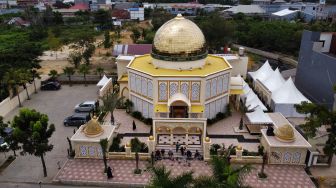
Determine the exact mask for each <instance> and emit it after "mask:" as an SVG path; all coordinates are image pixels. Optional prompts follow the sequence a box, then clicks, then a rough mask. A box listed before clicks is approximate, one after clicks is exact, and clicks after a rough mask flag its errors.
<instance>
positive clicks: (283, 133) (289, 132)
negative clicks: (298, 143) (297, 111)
mask: <svg viewBox="0 0 336 188" xmlns="http://www.w3.org/2000/svg"><path fill="white" fill-rule="evenodd" d="M274 134H275V136H276V138H278V139H279V140H280V141H284V142H292V141H294V140H295V135H294V129H293V127H292V126H290V125H289V124H285V125H282V126H281V127H279V128H277V129H275V130H274Z"/></svg>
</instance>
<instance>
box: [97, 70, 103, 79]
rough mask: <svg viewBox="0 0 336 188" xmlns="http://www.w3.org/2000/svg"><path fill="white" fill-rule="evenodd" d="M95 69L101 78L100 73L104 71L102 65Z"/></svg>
mask: <svg viewBox="0 0 336 188" xmlns="http://www.w3.org/2000/svg"><path fill="white" fill-rule="evenodd" d="M96 71H97V73H98V74H99V78H100V79H101V78H102V74H103V73H104V68H103V67H97V69H96Z"/></svg>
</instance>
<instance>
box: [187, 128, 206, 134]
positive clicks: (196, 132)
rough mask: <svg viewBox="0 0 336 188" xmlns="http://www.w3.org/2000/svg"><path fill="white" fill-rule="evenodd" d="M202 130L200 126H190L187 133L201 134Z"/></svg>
mask: <svg viewBox="0 0 336 188" xmlns="http://www.w3.org/2000/svg"><path fill="white" fill-rule="evenodd" d="M202 132H203V130H202V128H200V127H190V128H189V129H188V133H189V134H202Z"/></svg>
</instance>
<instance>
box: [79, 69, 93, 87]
mask: <svg viewBox="0 0 336 188" xmlns="http://www.w3.org/2000/svg"><path fill="white" fill-rule="evenodd" d="M79 72H80V73H82V74H83V76H84V85H85V86H87V83H86V75H87V74H89V73H90V67H89V66H88V65H86V64H84V65H81V66H80V67H79Z"/></svg>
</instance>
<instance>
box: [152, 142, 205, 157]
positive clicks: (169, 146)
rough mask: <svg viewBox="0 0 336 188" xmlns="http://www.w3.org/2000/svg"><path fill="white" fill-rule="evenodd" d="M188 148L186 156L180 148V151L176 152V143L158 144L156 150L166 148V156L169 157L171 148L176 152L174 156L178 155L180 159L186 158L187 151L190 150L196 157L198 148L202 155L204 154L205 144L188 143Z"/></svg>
mask: <svg viewBox="0 0 336 188" xmlns="http://www.w3.org/2000/svg"><path fill="white" fill-rule="evenodd" d="M183 146H184V145H183ZM186 148H187V149H186V150H185V152H184V154H185V156H182V155H181V150H180V149H179V150H178V152H176V146H175V145H173V146H171V145H156V147H155V150H160V151H161V149H164V150H165V154H164V158H168V157H169V156H168V151H169V150H172V151H173V153H174V155H173V157H174V158H176V157H178V158H180V159H182V158H185V157H186V152H187V151H188V150H189V151H191V153H192V158H194V156H195V153H196V150H197V151H198V152H199V153H200V155H201V156H203V146H202V145H188V146H186Z"/></svg>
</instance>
